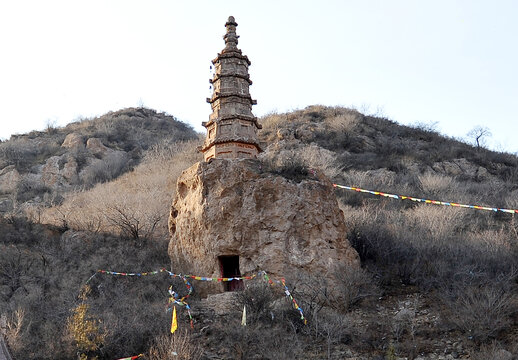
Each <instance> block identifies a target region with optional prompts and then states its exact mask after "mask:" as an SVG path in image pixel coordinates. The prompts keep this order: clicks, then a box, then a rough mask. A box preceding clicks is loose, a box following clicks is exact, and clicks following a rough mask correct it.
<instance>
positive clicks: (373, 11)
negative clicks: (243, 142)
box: [0, 0, 518, 152]
mask: <svg viewBox="0 0 518 360" xmlns="http://www.w3.org/2000/svg"><path fill="white" fill-rule="evenodd" d="M0 4H1V5H0V106H1V109H0V116H1V125H0V138H4V139H5V138H9V136H10V135H11V134H13V133H24V132H28V131H31V130H41V129H43V128H44V127H45V126H46V124H47V123H55V124H56V125H65V124H67V123H69V122H71V121H74V120H77V119H78V118H79V117H92V116H97V115H101V114H103V113H105V112H108V111H111V110H118V109H121V108H124V107H130V106H139V105H144V106H147V107H150V108H153V109H156V110H159V111H165V112H167V113H170V114H172V115H174V116H176V117H177V118H178V119H179V120H182V121H185V122H188V123H190V124H192V125H193V126H194V127H195V129H197V130H199V131H201V130H203V128H202V127H201V125H200V124H201V122H202V121H206V120H207V119H208V116H209V113H210V106H209V105H208V104H207V103H206V102H205V98H206V97H208V96H209V95H210V93H209V82H208V80H209V78H210V70H209V66H210V60H212V59H213V58H214V57H216V55H217V53H218V52H219V51H221V50H222V49H223V47H224V42H223V39H222V36H223V34H224V33H225V28H224V24H225V22H226V19H227V18H228V16H229V15H233V16H235V18H236V21H237V23H238V24H239V26H238V28H237V32H238V34H239V35H240V36H241V37H240V39H239V45H238V46H239V47H240V48H241V49H242V50H243V53H244V54H246V55H248V57H249V58H250V60H251V61H252V66H251V67H250V75H251V78H252V80H253V82H254V84H253V85H252V87H251V93H252V96H253V98H255V99H257V100H258V105H257V106H255V107H254V113H255V115H257V116H262V115H264V114H267V113H269V112H272V111H278V112H284V111H290V110H293V109H299V108H304V107H306V106H308V105H313V104H324V105H343V106H355V107H356V108H358V109H360V110H362V111H364V112H367V113H381V114H383V115H384V116H386V117H388V118H389V119H391V120H394V121H397V122H399V123H402V124H416V123H425V124H428V125H431V124H436V125H435V126H436V129H437V130H439V131H440V132H442V133H443V134H446V135H448V136H453V137H458V138H465V137H466V134H467V133H468V132H469V131H470V130H471V129H472V128H474V127H475V126H486V127H488V128H489V129H490V130H491V132H492V134H493V135H492V137H491V139H490V143H489V145H490V146H491V147H492V148H493V149H497V150H505V151H508V152H517V151H518V141H516V140H515V137H516V134H517V133H518V109H517V107H518V65H517V64H518V46H517V45H516V44H517V38H518V21H517V20H516V19H517V18H518V1H513V0H509V1H501V0H493V1H489V0H488V1H477V0H465V1H455V0H445V1H416V0H379V1H375V0H372V1H370V0H363V1H353V0H337V1H325V0H322V1H314V0H311V1H302V0H297V1H279V0H275V1H269V0H261V1H245V0H237V1H228V0H226V1H213V0H212V1H201V0H196V1H176V0H163V1H159V0H145V1H144V0H140V1H132V0H120V1H117V0H88V1H86V0H83V1H75V0H63V1H53V0H45V1H41V0H34V1H30V0H28V1H23V0H20V1H11V0H0Z"/></svg>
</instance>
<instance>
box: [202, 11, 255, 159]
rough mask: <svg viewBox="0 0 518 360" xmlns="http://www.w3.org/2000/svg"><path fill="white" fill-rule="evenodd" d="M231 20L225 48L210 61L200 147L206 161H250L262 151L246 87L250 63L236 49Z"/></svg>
mask: <svg viewBox="0 0 518 360" xmlns="http://www.w3.org/2000/svg"><path fill="white" fill-rule="evenodd" d="M236 26H237V23H236V21H235V19H234V17H232V16H230V17H229V18H228V21H227V23H226V24H225V27H226V28H227V32H226V34H225V36H224V37H223V39H224V40H225V48H224V49H223V50H222V51H221V53H220V54H218V56H217V57H216V58H215V59H214V60H212V63H213V64H214V67H215V74H214V77H213V78H212V79H211V80H209V82H210V83H211V84H212V86H213V89H214V91H213V94H212V97H210V98H207V102H208V103H209V104H210V105H211V108H212V114H211V115H210V116H209V121H208V122H203V123H202V125H203V126H204V127H205V128H206V129H207V136H206V138H205V142H204V144H203V146H201V147H200V148H199V150H200V151H202V152H203V153H204V158H205V161H208V160H210V159H212V158H226V159H232V158H253V157H256V156H257V154H258V153H259V152H260V151H261V147H260V145H259V141H258V139H257V129H260V128H261V125H260V124H259V123H258V122H257V118H256V117H255V116H254V115H253V114H252V106H253V105H255V104H257V101H256V100H253V99H252V97H251V95H250V91H249V87H250V85H251V84H252V81H251V80H250V75H249V74H248V67H249V66H250V64H251V62H250V60H249V59H248V57H247V56H246V55H243V54H242V53H241V50H240V49H238V48H237V43H238V38H239V36H238V35H237V34H236Z"/></svg>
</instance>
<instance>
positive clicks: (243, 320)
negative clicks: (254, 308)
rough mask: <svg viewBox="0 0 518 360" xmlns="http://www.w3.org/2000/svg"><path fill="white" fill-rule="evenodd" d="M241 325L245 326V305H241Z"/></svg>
mask: <svg viewBox="0 0 518 360" xmlns="http://www.w3.org/2000/svg"><path fill="white" fill-rule="evenodd" d="M241 325H243V326H246V305H245V306H243V317H242V318H241Z"/></svg>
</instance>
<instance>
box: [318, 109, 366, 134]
mask: <svg viewBox="0 0 518 360" xmlns="http://www.w3.org/2000/svg"><path fill="white" fill-rule="evenodd" d="M359 121H360V114H359V113H357V112H355V111H351V112H349V113H345V114H340V115H336V116H333V117H329V118H327V119H326V123H327V124H328V125H329V127H330V129H331V130H333V131H336V132H349V131H351V130H352V129H353V128H354V127H355V126H356V125H357V124H358V122H359Z"/></svg>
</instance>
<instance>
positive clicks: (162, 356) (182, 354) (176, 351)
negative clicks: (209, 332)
mask: <svg viewBox="0 0 518 360" xmlns="http://www.w3.org/2000/svg"><path fill="white" fill-rule="evenodd" d="M202 355H203V351H202V348H201V347H200V346H199V345H198V343H197V342H196V341H194V340H193V338H192V336H191V334H190V333H189V330H187V329H178V330H177V331H176V332H175V333H174V334H168V335H158V336H157V337H155V339H154V340H153V344H152V345H151V348H150V349H149V351H148V353H147V355H146V358H147V359H149V360H196V359H201V357H202Z"/></svg>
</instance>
